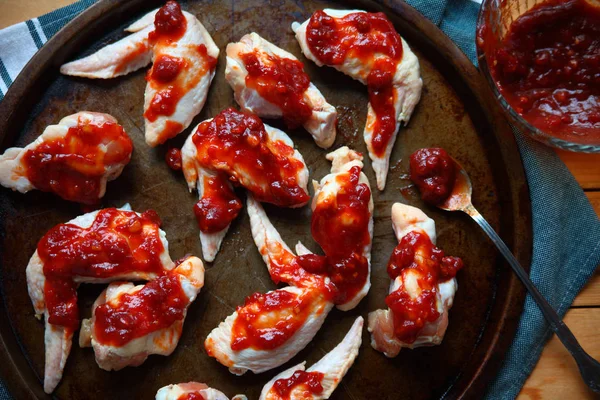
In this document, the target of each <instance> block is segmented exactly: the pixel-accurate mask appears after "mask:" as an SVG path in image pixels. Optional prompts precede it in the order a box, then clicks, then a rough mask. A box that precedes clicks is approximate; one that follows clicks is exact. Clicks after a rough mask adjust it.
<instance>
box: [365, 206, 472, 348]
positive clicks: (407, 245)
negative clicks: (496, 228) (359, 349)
mask: <svg viewBox="0 0 600 400" xmlns="http://www.w3.org/2000/svg"><path fill="white" fill-rule="evenodd" d="M392 224H393V227H394V232H395V233H396V237H397V238H398V242H399V244H398V247H396V249H395V250H394V253H393V254H392V256H391V258H390V261H389V263H388V267H387V269H388V274H389V275H390V277H391V278H392V279H393V281H392V284H391V286H390V295H389V296H388V297H387V298H386V303H387V305H388V306H389V309H387V310H376V311H374V312H371V313H369V326H368V330H369V332H371V346H373V348H374V349H375V350H378V351H381V352H383V353H384V354H385V355H386V356H388V357H395V356H397V355H398V353H399V352H400V350H401V349H402V347H408V348H411V349H413V348H416V347H421V346H433V345H438V344H440V343H441V342H442V339H443V338H444V334H445V332H446V328H447V327H448V310H449V309H450V308H451V307H452V303H453V300H454V294H455V293H456V290H457V288H458V285H457V283H456V278H455V275H456V272H457V271H458V270H459V269H461V268H462V266H463V263H462V260H461V259H460V258H458V257H449V256H444V252H443V251H442V250H440V249H438V248H437V247H435V245H434V241H435V223H434V222H433V220H431V219H430V218H429V217H427V216H426V215H425V214H424V213H423V212H422V211H421V210H419V209H418V208H415V207H411V206H407V205H404V204H400V203H396V204H394V205H393V206H392Z"/></svg>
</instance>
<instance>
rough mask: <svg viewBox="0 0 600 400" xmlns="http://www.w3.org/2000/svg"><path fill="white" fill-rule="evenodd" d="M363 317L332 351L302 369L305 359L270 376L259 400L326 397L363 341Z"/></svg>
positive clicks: (352, 359)
mask: <svg viewBox="0 0 600 400" xmlns="http://www.w3.org/2000/svg"><path fill="white" fill-rule="evenodd" d="M362 328H363V318H362V317H358V318H357V319H356V321H354V324H352V327H351V328H350V330H349V331H348V333H347V334H346V336H345V337H344V339H343V340H342V341H341V342H340V344H338V345H337V346H336V347H335V348H334V349H333V350H331V351H330V352H329V353H327V354H326V355H325V356H324V357H323V358H321V359H320V360H319V361H317V362H316V363H315V364H313V365H312V367H310V368H308V369H305V366H304V365H305V364H306V361H305V362H302V363H301V364H298V365H296V366H294V367H292V368H289V369H287V370H286V371H283V372H282V373H280V374H279V375H277V376H275V377H274V378H273V379H271V380H270V381H269V382H268V383H267V384H266V385H265V386H264V387H263V390H262V392H261V393H260V398H259V400H324V399H328V398H329V396H331V394H332V393H333V391H334V390H335V389H336V388H337V387H338V385H339V384H340V382H341V381H342V378H343V377H344V375H346V372H348V370H349V369H350V367H351V366H352V364H354V360H355V359H356V356H358V350H359V348H360V345H361V343H362Z"/></svg>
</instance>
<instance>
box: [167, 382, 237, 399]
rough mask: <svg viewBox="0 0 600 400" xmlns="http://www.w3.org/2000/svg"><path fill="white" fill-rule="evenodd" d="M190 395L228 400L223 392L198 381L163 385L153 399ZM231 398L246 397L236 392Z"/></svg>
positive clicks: (179, 397) (177, 397) (178, 397)
mask: <svg viewBox="0 0 600 400" xmlns="http://www.w3.org/2000/svg"><path fill="white" fill-rule="evenodd" d="M191 395H200V396H202V397H200V398H201V399H204V400H229V397H227V396H225V394H224V393H223V392H221V391H219V390H217V389H213V388H211V387H209V386H208V385H206V384H204V383H199V382H186V383H178V384H176V385H168V386H164V387H162V388H160V389H159V390H158V392H156V397H155V400H179V399H181V398H187V397H185V396H191ZM194 398H195V397H194ZM231 400H247V397H246V396H244V395H240V394H238V395H235V396H233V397H232V398H231Z"/></svg>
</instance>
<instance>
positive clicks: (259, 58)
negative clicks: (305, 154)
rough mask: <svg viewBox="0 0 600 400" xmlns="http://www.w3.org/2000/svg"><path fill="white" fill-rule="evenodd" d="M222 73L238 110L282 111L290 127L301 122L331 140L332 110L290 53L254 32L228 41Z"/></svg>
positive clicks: (322, 141) (321, 139)
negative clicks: (232, 41) (223, 72)
mask: <svg viewBox="0 0 600 400" xmlns="http://www.w3.org/2000/svg"><path fill="white" fill-rule="evenodd" d="M226 51H227V67H226V69H225V79H227V82H229V84H230V85H231V87H232V88H233V90H234V94H235V100H236V101H237V103H238V104H239V105H240V107H242V109H243V110H246V111H250V112H253V113H255V114H257V115H259V116H260V117H263V118H281V117H283V119H284V121H285V122H286V124H287V126H288V127H289V128H295V127H297V126H300V125H302V126H304V128H305V129H306V130H307V131H308V132H309V133H310V134H311V135H312V137H313V138H314V140H315V142H316V143H317V145H319V146H320V147H323V148H328V147H330V146H331V145H332V144H333V142H334V141H335V130H336V127H335V124H336V120H337V112H336V110H335V107H333V106H332V105H331V104H329V103H327V101H326V100H325V98H324V97H323V95H322V94H321V92H320V91H319V89H317V88H316V86H315V85H313V84H312V83H311V82H310V78H309V77H308V75H307V74H306V73H305V72H304V66H303V65H302V63H301V62H300V61H298V59H297V58H296V57H294V55H293V54H291V53H288V52H287V51H285V50H283V49H281V48H279V47H277V46H275V45H274V44H273V43H271V42H269V41H267V40H265V39H263V38H262V37H260V36H259V35H258V34H256V33H254V32H253V33H250V34H248V35H244V36H243V37H242V38H241V39H240V41H239V42H236V43H229V44H228V45H227V50H226Z"/></svg>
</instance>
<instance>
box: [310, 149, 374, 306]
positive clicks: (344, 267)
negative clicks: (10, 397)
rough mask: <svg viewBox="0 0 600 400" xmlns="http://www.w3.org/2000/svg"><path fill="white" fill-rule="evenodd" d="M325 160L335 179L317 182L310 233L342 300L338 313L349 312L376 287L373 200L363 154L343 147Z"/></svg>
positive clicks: (338, 302)
mask: <svg viewBox="0 0 600 400" xmlns="http://www.w3.org/2000/svg"><path fill="white" fill-rule="evenodd" d="M326 157H327V159H328V160H330V161H331V162H332V166H331V173H330V174H328V175H326V176H325V177H323V179H321V182H320V183H317V182H316V181H313V186H314V188H315V194H314V196H313V201H312V205H311V207H312V210H313V216H312V222H311V230H312V234H313V238H314V239H315V240H316V242H317V243H319V245H320V246H321V248H322V249H323V251H324V252H325V255H326V256H327V257H328V258H329V263H330V264H331V265H332V266H333V268H332V273H331V274H330V276H331V279H332V282H333V283H334V284H335V285H336V286H337V287H338V289H339V290H340V292H341V294H342V298H338V299H337V301H336V304H337V307H338V308H339V309H340V310H342V311H347V310H351V309H352V308H354V307H356V305H357V304H358V303H359V302H360V300H361V299H362V298H363V297H365V296H366V294H367V293H368V291H369V288H370V287H371V280H370V275H371V242H372V238H373V197H372V196H371V190H370V187H369V180H368V179H367V177H366V175H365V174H364V173H362V167H363V164H362V155H361V154H360V153H357V152H355V151H353V150H350V149H349V148H348V147H345V146H344V147H341V148H339V149H337V150H336V151H334V152H331V153H329V154H327V156H326Z"/></svg>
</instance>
